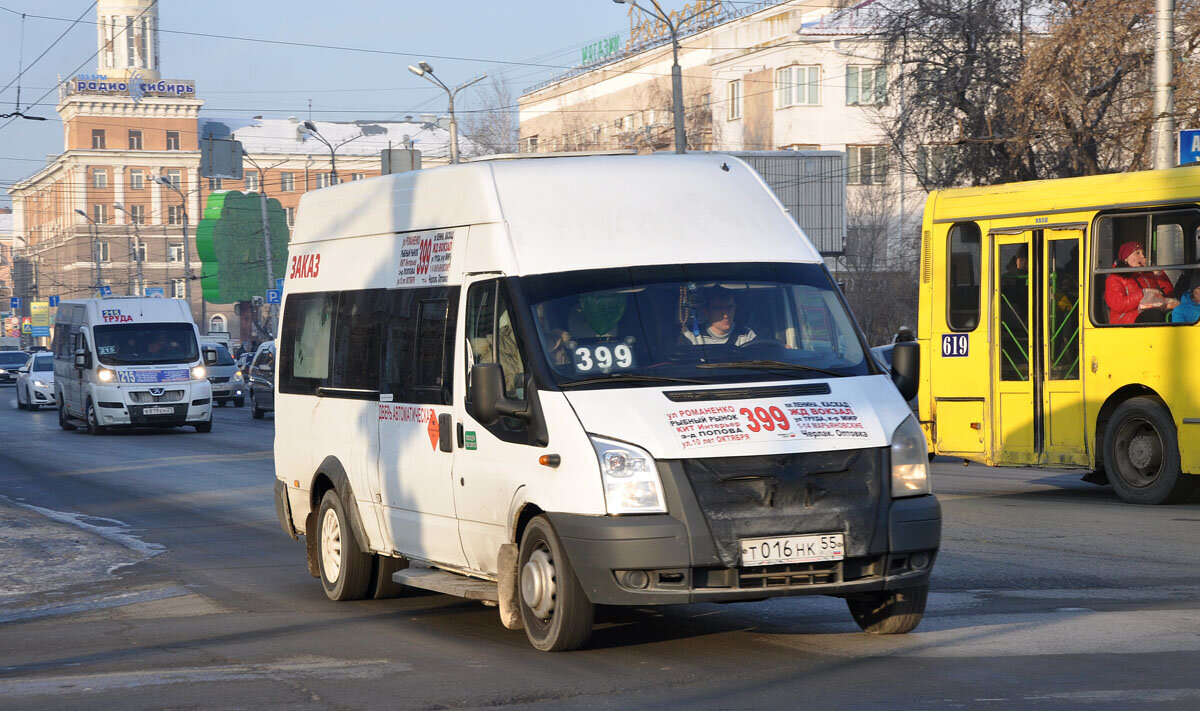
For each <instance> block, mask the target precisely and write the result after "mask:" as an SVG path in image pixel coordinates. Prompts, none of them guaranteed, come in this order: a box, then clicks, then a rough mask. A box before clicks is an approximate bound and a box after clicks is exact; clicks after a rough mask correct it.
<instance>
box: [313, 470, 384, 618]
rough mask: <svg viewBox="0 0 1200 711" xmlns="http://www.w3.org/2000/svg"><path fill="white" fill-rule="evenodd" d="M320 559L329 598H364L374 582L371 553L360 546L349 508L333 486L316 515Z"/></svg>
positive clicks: (324, 584) (318, 556) (326, 594)
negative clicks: (362, 549)
mask: <svg viewBox="0 0 1200 711" xmlns="http://www.w3.org/2000/svg"><path fill="white" fill-rule="evenodd" d="M317 522H318V524H317V526H318V528H317V530H316V531H314V533H315V534H316V535H318V536H320V538H319V539H318V542H317V545H318V546H319V548H318V554H317V560H318V561H319V562H320V566H321V585H322V586H323V587H324V588H325V596H326V597H328V598H329V599H330V600H361V599H362V598H363V597H365V596H366V594H367V586H368V585H369V584H370V583H371V556H370V555H368V554H366V553H363V552H362V551H361V550H359V548H358V541H356V540H355V539H354V531H353V530H351V528H350V519H349V518H347V516H346V508H345V506H344V505H343V504H342V500H341V499H340V498H338V495H337V492H336V491H334V490H333V489H330V490H329V491H327V492H325V497H324V498H323V499H321V508H320V510H319V512H318V514H317Z"/></svg>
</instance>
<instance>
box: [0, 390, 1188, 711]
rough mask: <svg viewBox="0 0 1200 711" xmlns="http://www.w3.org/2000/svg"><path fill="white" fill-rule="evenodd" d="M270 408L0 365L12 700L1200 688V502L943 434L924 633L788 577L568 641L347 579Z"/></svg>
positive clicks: (44, 704) (1086, 702)
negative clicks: (314, 556) (939, 525)
mask: <svg viewBox="0 0 1200 711" xmlns="http://www.w3.org/2000/svg"><path fill="white" fill-rule="evenodd" d="M273 426H274V423H273V421H272V420H271V418H270V416H268V418H267V419H266V420H261V421H256V420H252V419H251V417H250V412H249V408H248V407H247V408H241V409H238V408H228V407H227V408H224V409H218V410H217V411H216V423H215V427H214V429H213V432H212V433H211V434H203V435H202V434H196V433H194V432H193V431H192V430H191V429H187V430H178V431H170V432H136V433H116V434H113V435H110V436H105V437H89V436H88V435H86V434H83V433H82V432H63V431H61V430H59V428H58V424H57V416H56V413H55V412H54V411H52V410H44V411H41V412H35V413H29V412H21V411H18V410H17V409H16V400H15V395H14V394H13V389H12V386H2V387H0V707H3V708H5V709H12V710H14V711H15V710H17V709H58V708H67V707H72V708H88V709H120V710H122V711H124V710H127V709H164V708H170V709H192V708H194V709H235V708H253V709H256V710H257V711H261V710H263V709H275V708H280V709H282V708H287V709H292V710H297V711H299V710H306V709H375V708H397V709H474V708H496V707H503V708H506V709H510V708H511V709H560V708H564V709H624V708H654V709H695V708H705V709H709V708H712V709H741V708H806V709H810V708H815V709H893V708H917V709H926V708H928V709H951V708H963V707H967V708H987V709H995V708H1012V707H1020V708H1047V709H1049V708H1053V709H1061V708H1079V709H1084V708H1088V709H1091V708H1112V709H1117V708H1121V709H1126V708H1129V707H1142V708H1154V709H1164V708H1165V709H1174V708H1178V709H1189V710H1191V709H1195V708H1198V707H1200V676H1198V675H1197V674H1196V672H1195V670H1196V669H1197V668H1200V567H1198V566H1197V562H1196V561H1197V560H1200V553H1198V550H1200V504H1189V505H1183V506H1168V507H1135V506H1130V505H1127V504H1122V503H1119V502H1118V501H1117V500H1116V499H1115V497H1114V496H1113V495H1112V492H1111V491H1110V490H1108V489H1107V488H1100V487H1095V486H1092V485H1089V484H1084V483H1082V482H1079V481H1078V475H1077V474H1070V473H1066V474H1064V473H1056V472H1053V471H1050V470H1037V469H987V468H984V467H980V466H977V465H972V466H970V467H963V466H961V465H960V464H959V463H957V462H953V461H950V460H944V461H943V460H939V461H938V462H936V463H935V465H934V485H935V488H936V490H937V491H938V493H939V495H940V497H941V500H942V506H943V515H944V517H945V531H944V538H943V548H942V552H941V556H940V558H939V560H938V562H937V566H936V568H935V571H934V576H933V592H932V593H931V595H930V601H929V608H928V610H927V613H926V617H925V620H924V622H923V623H922V625H921V626H920V627H919V628H918V629H917V631H916V632H914V633H912V634H909V635H904V636H897V637H873V636H869V635H866V634H862V633H861V632H859V631H858V628H857V627H856V626H855V625H854V623H853V621H852V620H851V619H850V616H849V614H848V612H847V611H846V608H845V604H844V603H843V602H842V601H840V600H836V599H830V598H819V597H812V598H789V599H782V600H772V601H766V602H758V603H744V604H737V605H708V604H705V605H689V606H680V607H669V608H637V609H606V610H602V612H601V615H600V624H599V625H598V626H597V629H596V632H595V633H594V635H593V637H592V640H591V642H590V644H589V646H588V648H586V649H584V650H582V651H579V652H572V653H566V654H544V653H540V652H537V651H535V650H534V649H532V648H531V647H530V646H529V645H528V643H527V642H526V640H525V636H524V633H523V632H520V631H515V632H514V631H508V630H505V629H504V628H503V627H502V626H501V625H500V623H499V620H498V616H497V614H496V611H495V610H494V609H490V608H486V607H483V606H482V605H479V604H476V603H470V602H465V601H462V600H459V599H456V598H451V597H446V596H442V595H434V594H424V593H419V594H413V595H410V596H407V597H403V598H399V599H394V600H381V601H369V602H352V603H333V602H330V601H328V600H327V599H326V598H325V596H324V594H323V593H322V592H321V586H320V584H319V582H318V581H317V580H315V579H314V578H312V577H310V576H309V575H308V573H307V570H306V567H305V565H304V551H303V544H302V543H300V542H294V541H292V540H291V539H289V538H287V537H286V536H285V535H284V534H283V533H282V531H281V530H280V527H279V524H278V522H277V521H276V518H275V511H274V505H273V502H272V498H271V486H272V481H273V477H274V474H273V464H272V459H271V440H272V436H273Z"/></svg>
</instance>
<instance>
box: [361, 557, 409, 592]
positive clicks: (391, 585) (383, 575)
mask: <svg viewBox="0 0 1200 711" xmlns="http://www.w3.org/2000/svg"><path fill="white" fill-rule="evenodd" d="M371 557H372V558H373V559H374V560H372V561H371V585H370V587H369V590H368V592H369V593H370V594H369V595H368V597H370V598H371V599H372V600H390V599H391V598H394V597H400V595H401V594H403V593H404V589H405V586H404V585H401V584H400V583H398V582H396V581H395V580H393V579H392V573H395V572H397V571H400V570H404V569H405V568H407V567H408V559H407V558H396V557H394V556H390V555H373V556H371Z"/></svg>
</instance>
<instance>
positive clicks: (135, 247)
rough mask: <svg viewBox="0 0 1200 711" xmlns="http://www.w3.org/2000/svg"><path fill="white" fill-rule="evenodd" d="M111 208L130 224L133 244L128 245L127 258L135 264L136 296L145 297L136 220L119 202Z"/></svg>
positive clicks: (140, 242)
mask: <svg viewBox="0 0 1200 711" xmlns="http://www.w3.org/2000/svg"><path fill="white" fill-rule="evenodd" d="M113 207H115V208H116V209H118V210H120V211H121V212H123V213H125V216H126V217H128V218H129V221H130V224H132V225H133V236H134V243H133V244H132V245H130V247H129V256H130V259H132V260H133V261H134V262H135V263H137V295H138V296H145V295H146V284H145V280H144V279H143V275H142V259H141V255H140V254H139V253H138V252H139V248H140V247H141V246H142V234H141V233H140V232H138V227H137V226H138V221H137V218H135V217H134V216H133V214H132V213H130V212H129V210H126V209H125V206H124V205H122V204H121V203H119V202H114V203H113Z"/></svg>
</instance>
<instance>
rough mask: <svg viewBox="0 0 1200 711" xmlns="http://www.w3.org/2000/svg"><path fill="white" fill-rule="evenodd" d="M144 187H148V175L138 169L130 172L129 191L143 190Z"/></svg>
mask: <svg viewBox="0 0 1200 711" xmlns="http://www.w3.org/2000/svg"><path fill="white" fill-rule="evenodd" d="M144 187H146V174H145V173H143V172H142V171H141V170H138V169H137V168H134V169H133V170H131V171H129V189H130V190H141V189H142V188H144Z"/></svg>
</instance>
